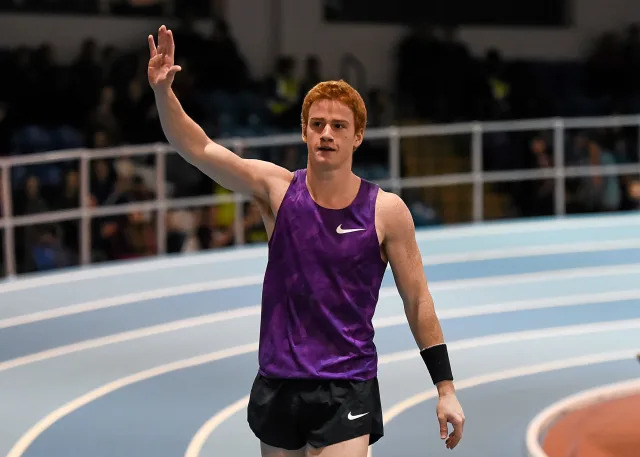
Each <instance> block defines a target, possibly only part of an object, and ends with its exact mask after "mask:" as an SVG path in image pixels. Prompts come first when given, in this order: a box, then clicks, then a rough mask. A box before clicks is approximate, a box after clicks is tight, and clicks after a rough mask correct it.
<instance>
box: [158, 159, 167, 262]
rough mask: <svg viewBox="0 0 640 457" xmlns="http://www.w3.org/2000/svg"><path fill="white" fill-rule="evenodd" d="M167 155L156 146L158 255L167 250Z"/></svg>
mask: <svg viewBox="0 0 640 457" xmlns="http://www.w3.org/2000/svg"><path fill="white" fill-rule="evenodd" d="M166 170H167V157H166V154H165V153H164V152H163V151H162V148H160V147H156V202H157V203H158V210H157V211H156V245H157V253H158V255H161V254H165V253H166V252H167V186H166V176H167V173H166Z"/></svg>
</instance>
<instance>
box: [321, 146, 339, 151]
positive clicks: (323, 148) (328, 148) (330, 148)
mask: <svg viewBox="0 0 640 457" xmlns="http://www.w3.org/2000/svg"><path fill="white" fill-rule="evenodd" d="M335 150H336V149H335V148H332V147H331V146H318V147H317V148H316V151H320V152H333V151H335Z"/></svg>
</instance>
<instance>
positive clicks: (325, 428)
mask: <svg viewBox="0 0 640 457" xmlns="http://www.w3.org/2000/svg"><path fill="white" fill-rule="evenodd" d="M247 420H248V422H249V427H250V428H251V430H252V431H253V432H254V433H255V435H256V436H257V437H258V438H259V439H260V441H262V442H263V443H265V444H268V445H269V446H273V447H277V448H282V449H288V450H293V449H300V448H302V447H304V446H305V445H306V444H307V443H308V444H309V445H311V446H313V447H315V448H321V447H326V446H330V445H332V444H336V443H339V442H342V441H347V440H350V439H353V438H357V437H359V436H363V435H367V434H368V435H369V444H373V443H375V442H376V441H378V440H379V439H380V438H381V437H382V436H383V426H382V405H381V403H380V391H379V387H378V379H377V378H373V379H371V380H368V381H347V380H344V381H343V380H305V379H271V378H265V377H264V376H262V375H260V374H258V375H257V376H256V379H255V381H254V383H253V387H252V388H251V395H250V398H249V407H248V410H247Z"/></svg>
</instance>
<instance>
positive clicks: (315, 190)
mask: <svg viewBox="0 0 640 457" xmlns="http://www.w3.org/2000/svg"><path fill="white" fill-rule="evenodd" d="M306 184H307V188H308V189H309V193H310V194H311V197H312V198H313V199H314V200H315V201H316V203H318V204H319V205H321V206H326V207H328V208H335V209H340V208H344V207H346V206H348V205H350V204H351V202H352V201H353V200H354V199H355V197H356V194H357V193H358V189H359V188H360V178H358V177H357V176H356V175H354V174H353V173H352V172H351V170H350V169H349V168H339V169H335V170H314V169H313V167H307V182H306Z"/></svg>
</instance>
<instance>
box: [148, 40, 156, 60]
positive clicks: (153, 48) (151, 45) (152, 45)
mask: <svg viewBox="0 0 640 457" xmlns="http://www.w3.org/2000/svg"><path fill="white" fill-rule="evenodd" d="M147 41H148V42H149V57H150V58H151V59H153V58H154V57H155V56H157V55H158V50H157V49H156V42H155V40H154V39H153V35H149V37H148V38H147Z"/></svg>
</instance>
